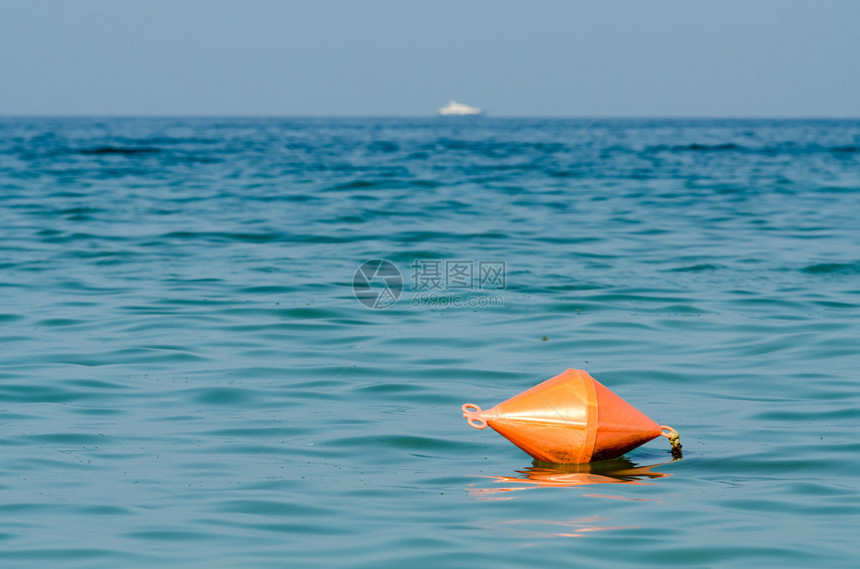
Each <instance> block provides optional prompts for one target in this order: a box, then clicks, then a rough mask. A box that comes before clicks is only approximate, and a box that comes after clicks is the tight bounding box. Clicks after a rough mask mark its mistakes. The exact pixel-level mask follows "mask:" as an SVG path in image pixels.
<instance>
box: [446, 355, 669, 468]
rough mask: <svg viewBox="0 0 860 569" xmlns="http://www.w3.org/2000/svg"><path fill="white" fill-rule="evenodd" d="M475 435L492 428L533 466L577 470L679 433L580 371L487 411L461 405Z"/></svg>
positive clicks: (468, 404)
mask: <svg viewBox="0 0 860 569" xmlns="http://www.w3.org/2000/svg"><path fill="white" fill-rule="evenodd" d="M463 417H465V418H466V420H467V421H468V423H469V425H470V426H472V427H474V428H476V429H485V428H487V426H490V427H492V428H493V429H494V430H495V431H497V432H498V433H499V434H500V435H502V436H503V437H505V438H506V439H508V440H509V441H511V442H512V443H514V444H515V445H517V446H518V447H520V448H521V449H522V450H524V451H525V452H527V453H528V454H530V455H531V456H532V457H533V458H535V459H536V460H539V461H542V462H555V463H565V464H579V463H584V462H591V461H592V460H604V459H608V458H615V457H617V456H620V455H622V454H624V453H625V452H628V451H630V450H632V449H634V448H636V447H638V446H639V445H642V444H645V443H647V442H648V441H650V440H653V439H655V438H657V437H659V436H661V435H662V436H664V437H666V438H668V439H669V440H670V441H672V447H673V450H672V454H673V455H675V456H676V457H678V456H680V449H681V444H680V443H679V442H678V433H676V432H675V430H674V429H672V428H671V427H666V426H661V425H658V424H657V423H655V422H654V421H652V420H651V419H649V418H648V417H647V416H645V415H644V414H643V413H642V412H640V411H639V410H637V409H636V408H635V407H633V406H632V405H630V404H629V403H627V402H626V401H624V400H623V399H621V398H620V397H618V396H617V395H615V394H614V393H612V392H611V391H610V390H609V389H608V388H606V387H605V386H604V385H603V384H601V383H600V382H599V381H597V380H596V379H594V378H593V377H591V376H590V375H588V372H586V371H584V370H581V369H569V370H567V371H565V372H563V373H561V374H559V375H557V376H555V377H553V378H551V379H548V380H546V381H544V382H543V383H540V384H538V385H536V386H534V387H532V388H531V389H527V390H526V391H523V392H522V393H520V394H519V395H515V396H514V397H511V398H510V399H508V400H507V401H504V402H502V403H499V404H498V405H496V406H495V407H493V408H491V409H487V410H486V411H482V410H481V408H480V407H478V406H477V405H475V404H473V403H466V404H465V405H463Z"/></svg>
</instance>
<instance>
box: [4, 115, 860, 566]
mask: <svg viewBox="0 0 860 569" xmlns="http://www.w3.org/2000/svg"><path fill="white" fill-rule="evenodd" d="M858 217H860V121H849V120H845V121H838V120H827V121H824V120H821V121H818V120H809V121H806V120H797V121H777V120H726V121H710V120H552V119H545V120H525V119H492V118H478V119H464V120H456V119H455V120H445V119H414V120H408V119H397V120H395V119H303V120H292V119H218V118H212V119H203V118H195V119H181V118H170V119H64V118H41V119H31V118H4V119H0V426H2V432H0V456H2V459H0V565H2V566H3V567H22V568H29V567H34V568H35V567H39V568H42V567H52V568H71V567H80V568H88V569H89V568H115V567H124V568H137V567H140V568H144V567H146V568H148V567H237V568H238V567H242V568H245V567H248V568H263V567H265V568H270V567H272V568H274V567H278V568H280V567H301V568H332V567H349V568H402V567H409V568H410V569H419V568H439V567H454V568H467V567H472V568H477V567H493V568H494V569H503V568H519V567H654V568H657V567H660V568H665V567H684V568H703V567H725V568H744V567H757V568H758V567H803V568H807V567H828V568H834V567H856V566H857V558H858V555H860V545H858V541H857V536H858V528H860V435H858V432H860V429H858V427H860V223H858ZM366 261H371V262H370V263H367V264H364V263H365V262H366ZM567 368H581V369H585V370H588V371H589V372H590V373H591V374H592V375H593V376H594V377H595V378H597V379H598V380H599V381H601V382H602V383H603V384H605V385H606V386H608V387H609V388H610V389H612V390H613V391H615V392H616V393H617V394H618V395H620V396H621V397H623V398H625V399H626V400H627V401H629V402H630V403H632V404H633V405H635V406H636V407H637V408H639V409H640V410H641V411H643V412H644V413H646V414H648V415H649V416H651V417H652V418H654V419H655V420H656V421H658V422H659V423H661V424H668V425H671V426H673V427H674V428H675V429H677V430H678V431H679V432H680V434H681V441H682V443H683V444H684V451H683V458H681V459H680V460H675V461H673V459H672V455H671V454H670V449H669V444H668V442H667V441H666V440H665V439H662V438H659V439H658V440H655V441H653V442H651V443H648V444H647V445H645V446H643V447H640V448H639V449H636V450H634V451H632V452H630V453H628V454H627V455H625V456H624V457H622V458H619V459H615V460H611V461H605V462H600V463H593V464H591V465H586V466H567V467H561V466H552V465H546V464H536V463H533V462H532V460H531V459H530V458H529V457H528V456H527V455H526V454H525V453H523V452H522V451H520V450H519V449H518V448H516V447H515V446H513V445H512V444H510V443H509V442H508V441H506V440H505V439H504V438H502V437H501V436H499V435H498V434H497V433H495V432H493V431H492V430H491V429H487V430H485V431H478V430H474V429H471V428H469V426H468V425H467V424H466V422H465V421H464V419H463V417H462V412H461V410H460V406H461V405H462V404H463V403H466V402H472V403H475V404H478V405H481V406H482V407H485V408H486V407H489V406H492V405H494V404H496V403H498V402H500V401H502V400H504V399H507V398H508V397H510V396H512V395H515V394H517V393H519V392H521V391H523V390H524V389H526V388H528V387H531V386H532V385H534V384H536V383H538V382H540V381H543V380H545V379H547V378H549V377H552V376H554V375H556V374H558V373H560V372H562V371H563V370H565V369H567Z"/></svg>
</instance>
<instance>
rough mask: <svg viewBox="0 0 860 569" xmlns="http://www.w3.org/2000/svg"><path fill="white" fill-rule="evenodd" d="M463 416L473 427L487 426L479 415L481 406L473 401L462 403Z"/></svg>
mask: <svg viewBox="0 0 860 569" xmlns="http://www.w3.org/2000/svg"><path fill="white" fill-rule="evenodd" d="M462 409H463V417H464V418H465V419H466V422H467V423H469V426H470V427H472V428H473V429H478V430H480V429H486V428H487V420H486V419H484V418H483V417H481V408H480V407H478V406H477V405H475V404H474V403H465V404H463V407H462Z"/></svg>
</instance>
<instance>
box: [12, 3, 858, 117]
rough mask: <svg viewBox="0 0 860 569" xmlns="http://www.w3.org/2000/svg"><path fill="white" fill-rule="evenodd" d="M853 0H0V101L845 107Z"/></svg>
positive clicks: (738, 113) (159, 109) (624, 110)
mask: <svg viewBox="0 0 860 569" xmlns="http://www.w3.org/2000/svg"><path fill="white" fill-rule="evenodd" d="M858 28H860V2H856V1H853V0H826V1H823V2H812V1H803V2H800V1H794V0H755V1H750V0H744V1H738V0H723V1H710V2H704V1H697V0H684V1H659V0H658V1H642V0H639V1H627V0H625V1H611V0H602V1H597V0H595V1H594V2H577V1H574V0H566V1H535V2H525V1H522V2H511V1H507V0H492V1H483V0H481V1H477V0H458V1H450V0H434V1H432V2H429V1H418V0H384V1H383V0H313V1H290V0H267V1H262V0H244V1H238V0H237V1H225V0H169V1H168V0H146V1H142V0H140V1H131V0H127V1H120V0H75V1H72V0H27V1H23V0H17V1H16V0H0V115H275V116H340V115H347V116H429V115H432V114H434V113H435V111H436V109H437V108H438V107H440V106H443V105H445V104H446V103H447V102H448V100H449V99H456V100H458V101H461V102H464V103H467V104H470V105H474V106H478V107H481V108H483V109H485V110H486V111H487V113H488V114H489V115H492V116H572V117H590V116H620V117H624V116H641V117H649V116H682V117H683V116H701V117H756V116H761V117H860V33H858V31H857V30H858Z"/></svg>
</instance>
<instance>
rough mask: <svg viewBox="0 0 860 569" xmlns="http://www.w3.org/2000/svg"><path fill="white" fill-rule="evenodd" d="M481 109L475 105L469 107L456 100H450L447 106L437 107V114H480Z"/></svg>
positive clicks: (446, 115)
mask: <svg viewBox="0 0 860 569" xmlns="http://www.w3.org/2000/svg"><path fill="white" fill-rule="evenodd" d="M482 113H483V111H481V109H479V108H477V107H470V106H469V105H464V104H463V103H458V102H457V101H450V102H449V103H448V106H447V107H442V108H441V109H439V114H440V115H442V116H443V117H450V116H463V115H480V114H482Z"/></svg>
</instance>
